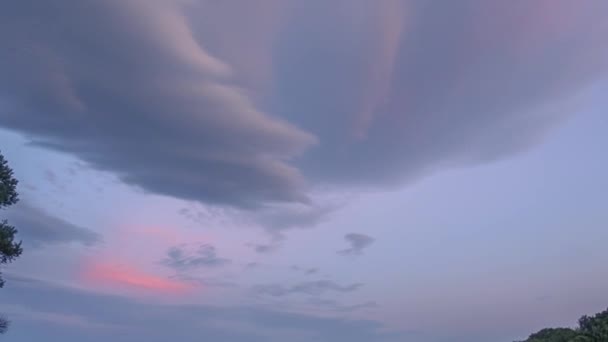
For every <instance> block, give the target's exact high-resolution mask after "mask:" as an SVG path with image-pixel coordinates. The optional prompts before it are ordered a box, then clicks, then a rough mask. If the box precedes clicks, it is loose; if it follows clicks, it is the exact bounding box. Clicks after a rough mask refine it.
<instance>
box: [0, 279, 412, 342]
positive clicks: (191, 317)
mask: <svg viewBox="0 0 608 342" xmlns="http://www.w3.org/2000/svg"><path fill="white" fill-rule="evenodd" d="M8 280H9V281H8V282H7V287H6V288H5V289H3V295H4V294H6V296H3V297H2V302H3V308H5V310H6V308H7V307H8V308H9V309H11V310H9V311H8V312H7V314H11V318H13V319H14V320H15V324H14V326H13V327H12V331H11V334H12V335H11V337H12V338H13V339H15V340H16V341H25V340H28V339H27V338H28V337H42V336H44V332H45V331H46V332H48V331H53V335H52V336H54V337H56V338H60V337H63V336H66V337H68V336H69V338H67V339H63V340H66V341H77V340H87V341H92V342H98V341H107V340H109V339H111V340H112V341H116V342H131V341H142V340H145V341H150V342H157V341H158V342H160V341H167V340H180V341H201V340H206V341H225V342H255V341H260V342H262V341H265V342H278V341H284V340H285V339H286V338H288V339H289V340H290V341H294V342H305V341H306V342H308V341H311V340H313V341H321V342H330V341H349V342H376V341H384V342H396V341H402V339H403V336H400V335H398V334H396V333H389V332H386V329H385V327H383V326H382V325H381V324H380V323H378V322H375V321H367V320H349V319H341V318H329V317H315V316H312V315H307V314H298V313H287V312H282V311H278V310H268V309H264V308H256V307H244V306H243V307H238V306H237V307H225V308H224V307H215V306H207V305H161V304H147V303H144V302H142V301H135V300H130V299H127V298H124V297H119V296H111V295H102V294H94V293H91V292H86V291H83V290H78V289H73V288H67V287H61V286H58V285H55V284H52V283H47V282H43V281H38V280H31V279H24V278H14V277H9V278H8ZM16 308H20V310H14V309H16ZM14 311H16V313H13V312H14ZM33 324H35V325H33ZM32 327H36V329H29V328H32ZM92 329H94V330H93V331H94V334H92V333H91V332H92ZM38 333H39V334H40V335H37V334H38Z"/></svg>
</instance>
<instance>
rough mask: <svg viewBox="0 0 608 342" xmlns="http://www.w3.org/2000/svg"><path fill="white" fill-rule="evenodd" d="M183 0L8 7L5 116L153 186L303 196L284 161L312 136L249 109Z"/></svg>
mask: <svg viewBox="0 0 608 342" xmlns="http://www.w3.org/2000/svg"><path fill="white" fill-rule="evenodd" d="M179 4H180V2H172V1H167V2H159V1H134V2H129V3H125V2H124V1H119V0H109V1H103V2H100V3H78V4H70V3H67V2H57V3H53V4H50V3H49V4H45V5H44V6H43V7H42V8H41V7H39V4H36V3H35V2H33V1H28V0H26V1H20V2H19V3H14V4H10V5H9V4H6V5H4V6H3V9H2V11H1V13H2V14H0V22H1V23H2V24H0V30H1V31H2V35H1V36H0V43H1V44H2V46H3V47H4V48H3V49H2V52H1V53H0V60H2V63H0V72H1V73H2V74H3V75H4V77H3V78H2V81H0V98H1V99H2V104H3V110H2V111H1V113H2V114H0V123H1V124H2V125H3V126H4V127H7V128H9V129H13V130H17V131H21V132H24V133H26V134H27V135H28V136H29V137H31V138H32V140H33V141H34V142H35V143H36V144H38V145H40V146H44V147H47V148H52V149H56V150H59V151H64V152H68V153H72V154H75V155H77V156H78V157H80V158H81V159H82V160H84V161H86V162H87V163H88V164H90V165H91V166H94V167H96V168H98V169H101V170H108V171H112V172H114V173H116V174H117V175H118V176H119V177H120V179H121V180H122V181H124V182H126V183H129V184H133V185H136V186H139V187H142V188H144V189H145V190H148V191H151V192H155V193H160V194H165V195H170V196H174V197H178V198H184V199H192V200H197V201H208V202H213V203H228V204H231V205H237V206H251V205H256V204H258V203H260V202H265V201H288V202H289V201H305V200H306V198H305V195H304V193H303V192H302V191H301V187H302V186H303V179H302V177H301V176H300V174H299V172H298V170H297V169H295V168H293V167H291V166H290V165H289V164H288V163H287V161H288V160H289V159H291V158H293V157H295V156H296V155H297V154H299V153H300V152H302V151H303V150H304V149H305V148H306V147H308V146H310V145H312V144H314V143H315V142H316V139H315V138H314V136H313V135H311V134H308V133H306V132H303V131H301V130H299V129H298V128H296V127H295V126H293V125H291V124H289V123H287V122H285V121H284V120H281V119H278V118H275V117H272V116H270V115H268V114H266V113H263V112H261V111H260V110H258V109H256V108H255V106H254V104H253V102H252V100H251V99H250V98H249V97H248V96H247V94H246V92H245V91H244V90H242V89H240V88H239V86H238V84H236V83H235V82H234V80H233V79H232V78H231V76H230V75H231V73H232V70H231V68H230V66H229V65H227V64H225V63H224V62H222V61H220V60H219V59H217V58H215V57H214V56H212V55H211V54H210V53H209V52H208V51H206V49H205V48H204V45H203V44H204V43H202V42H199V41H197V40H196V39H195V37H194V33H193V32H192V30H191V28H190V24H189V22H188V21H187V19H186V17H185V16H184V14H183V9H182V8H181V6H180V5H179ZM58 17H61V18H62V19H61V20H60V21H56V18H58ZM15 18H20V19H18V20H17V19H15ZM30 21H35V22H37V23H39V24H38V25H29V24H27V22H30ZM152 23H154V24H152ZM45 27H53V29H51V30H49V29H46V28H45ZM7 30H8V31H7ZM9 31H10V32H11V33H10V34H9V33H8V32H9ZM74 32H79V34H73V33H74Z"/></svg>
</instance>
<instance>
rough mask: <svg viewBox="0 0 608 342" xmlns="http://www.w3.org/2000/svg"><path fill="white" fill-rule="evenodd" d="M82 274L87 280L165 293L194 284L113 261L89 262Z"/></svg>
mask: <svg viewBox="0 0 608 342" xmlns="http://www.w3.org/2000/svg"><path fill="white" fill-rule="evenodd" d="M81 276H82V277H83V279H84V280H85V281H86V282H89V283H94V284H96V285H109V286H111V287H127V288H132V289H144V290H151V291H158V292H164V293H183V292H186V291H188V290H190V289H192V285H190V284H187V283H185V282H181V281H176V280H172V279H169V278H167V277H162V276H157V275H154V274H152V273H149V272H146V271H143V270H140V269H137V268H135V267H132V266H129V265H125V264H119V263H111V262H102V261H94V262H91V263H87V264H86V265H85V266H84V269H83V272H82V274H81Z"/></svg>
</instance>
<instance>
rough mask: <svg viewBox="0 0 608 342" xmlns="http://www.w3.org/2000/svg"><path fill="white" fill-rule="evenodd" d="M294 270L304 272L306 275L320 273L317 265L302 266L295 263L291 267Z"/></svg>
mask: <svg viewBox="0 0 608 342" xmlns="http://www.w3.org/2000/svg"><path fill="white" fill-rule="evenodd" d="M290 269H291V270H292V271H296V272H302V273H304V274H305V275H313V274H317V273H319V269H318V268H317V267H308V268H307V267H300V266H298V265H293V266H291V267H290Z"/></svg>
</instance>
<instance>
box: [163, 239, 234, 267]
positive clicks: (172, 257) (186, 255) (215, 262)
mask: <svg viewBox="0 0 608 342" xmlns="http://www.w3.org/2000/svg"><path fill="white" fill-rule="evenodd" d="M230 262H231V261H230V259H226V258H221V257H219V256H218V253H217V249H216V248H215V246H212V245H208V244H204V245H200V246H198V247H197V248H196V249H194V250H192V249H191V248H188V247H187V246H185V245H180V246H173V247H171V248H169V250H168V251H167V256H166V258H165V259H163V260H162V264H163V265H165V266H168V267H171V268H173V269H175V270H179V271H184V270H188V269H194V268H199V267H218V266H224V265H226V264H229V263H230Z"/></svg>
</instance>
